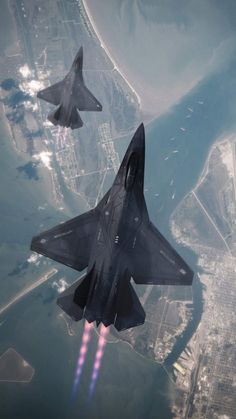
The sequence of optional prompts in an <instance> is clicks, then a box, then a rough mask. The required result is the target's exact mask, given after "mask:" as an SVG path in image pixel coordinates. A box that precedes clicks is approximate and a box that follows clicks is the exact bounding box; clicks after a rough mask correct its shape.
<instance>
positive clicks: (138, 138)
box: [132, 123, 145, 148]
mask: <svg viewBox="0 0 236 419" xmlns="http://www.w3.org/2000/svg"><path fill="white" fill-rule="evenodd" d="M144 145H145V131H144V125H143V123H142V124H140V125H139V127H138V128H137V130H136V131H135V133H134V136H133V138H132V146H133V147H135V148H136V147H138V148H144Z"/></svg>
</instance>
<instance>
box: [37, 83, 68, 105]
mask: <svg viewBox="0 0 236 419" xmlns="http://www.w3.org/2000/svg"><path fill="white" fill-rule="evenodd" d="M63 87H64V86H63V81H59V82H58V83H55V84H53V85H52V86H50V87H47V88H46V89H43V90H40V91H39V92H38V93H37V97H38V98H40V99H43V100H45V101H46V102H49V103H52V104H53V105H59V103H60V102H61V95H62V90H63Z"/></svg>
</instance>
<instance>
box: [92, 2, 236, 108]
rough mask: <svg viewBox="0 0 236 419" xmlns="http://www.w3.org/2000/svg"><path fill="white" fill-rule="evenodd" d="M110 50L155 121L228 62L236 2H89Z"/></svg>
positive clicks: (230, 53) (233, 43) (233, 45)
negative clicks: (155, 118)
mask: <svg viewBox="0 0 236 419" xmlns="http://www.w3.org/2000/svg"><path fill="white" fill-rule="evenodd" d="M84 3H85V4H86V5H87V6H88V9H89V10H90V11H91V15H92V16H93V18H94V22H95V24H96V27H97V29H98V31H99V33H100V34H101V36H102V39H103V41H104V44H105V45H106V46H107V48H108V50H109V52H110V54H111V55H112V56H113V58H114V59H115V61H116V64H117V67H119V68H120V69H121V70H122V71H123V73H124V74H125V75H126V77H127V79H128V80H129V82H130V83H131V85H132V86H133V87H134V88H135V89H136V91H137V92H138V94H139V95H140V96H141V101H142V106H143V109H144V110H145V111H148V112H150V113H151V114H152V115H153V114H154V115H160V114H161V113H163V112H165V111H166V110H168V109H169V108H170V107H171V106H172V105H174V104H175V103H176V102H177V101H178V100H180V99H181V98H182V97H183V95H184V94H187V93H188V92H189V90H190V89H191V88H193V87H194V86H196V85H197V83H198V82H199V81H200V80H202V79H203V78H205V77H207V76H208V75H210V74H212V73H213V72H214V71H215V70H218V69H219V68H220V67H221V66H222V65H224V63H225V62H227V61H228V59H229V57H230V56H231V55H232V51H233V50H234V48H235V29H236V28H235V21H234V19H233V16H235V13H236V5H235V2H234V1H231V0H230V1H228V2H227V4H226V3H225V4H223V3H222V2H220V1H218V0H217V1H212V0H200V1H198V2H196V1H186V0H180V1H179V2H178V7H176V5H175V2H174V1H170V0H169V1H164V2H163V1H162V0H145V1H143V0H103V1H101V2H99V7H98V3H97V0H84Z"/></svg>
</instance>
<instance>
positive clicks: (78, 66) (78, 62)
mask: <svg viewBox="0 0 236 419" xmlns="http://www.w3.org/2000/svg"><path fill="white" fill-rule="evenodd" d="M73 67H74V68H75V70H82V67H83V47H80V49H79V51H78V53H77V55H76V57H75V59H74V63H73Z"/></svg>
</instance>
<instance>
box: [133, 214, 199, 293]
mask: <svg viewBox="0 0 236 419" xmlns="http://www.w3.org/2000/svg"><path fill="white" fill-rule="evenodd" d="M130 261H131V274H132V277H133V279H134V281H135V282H136V283H137V284H154V285H155V284H156V285H157V284H160V285H191V284H192V280H193V272H192V270H191V269H190V268H189V266H188V265H187V264H186V262H185V261H184V260H183V259H182V258H181V256H180V255H179V254H178V253H177V252H176V251H175V250H174V248H173V247H172V246H171V245H170V243H168V241H167V240H166V239H165V238H164V237H163V236H162V234H161V233H160V232H159V231H158V230H157V228H156V227H154V225H153V224H152V223H151V222H149V223H148V224H142V226H141V227H140V229H139V231H138V233H137V236H136V241H135V247H134V249H132V251H131V250H130Z"/></svg>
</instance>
